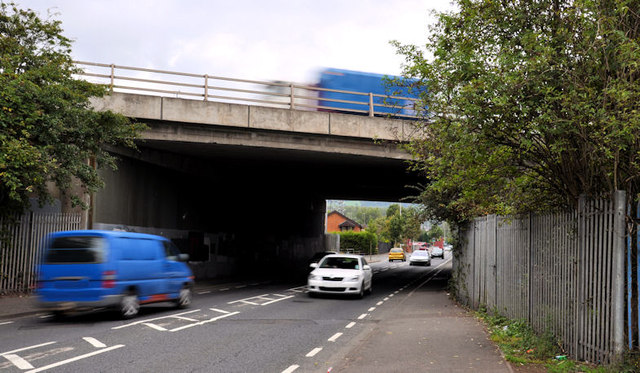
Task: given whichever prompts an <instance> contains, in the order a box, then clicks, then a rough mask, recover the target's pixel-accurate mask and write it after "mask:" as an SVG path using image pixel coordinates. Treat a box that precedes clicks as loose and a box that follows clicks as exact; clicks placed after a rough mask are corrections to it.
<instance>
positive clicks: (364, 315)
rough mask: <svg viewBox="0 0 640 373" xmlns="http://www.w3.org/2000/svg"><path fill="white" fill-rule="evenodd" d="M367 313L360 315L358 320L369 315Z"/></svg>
mask: <svg viewBox="0 0 640 373" xmlns="http://www.w3.org/2000/svg"><path fill="white" fill-rule="evenodd" d="M367 315H368V314H367V313H363V314H362V315H360V316H358V320H362V319H364V318H365V317H367Z"/></svg>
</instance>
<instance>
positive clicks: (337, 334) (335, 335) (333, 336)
mask: <svg viewBox="0 0 640 373" xmlns="http://www.w3.org/2000/svg"><path fill="white" fill-rule="evenodd" d="M341 335H342V333H336V334H334V335H332V336H331V338H329V339H327V341H329V342H335V341H336V339H338V338H340V336H341Z"/></svg>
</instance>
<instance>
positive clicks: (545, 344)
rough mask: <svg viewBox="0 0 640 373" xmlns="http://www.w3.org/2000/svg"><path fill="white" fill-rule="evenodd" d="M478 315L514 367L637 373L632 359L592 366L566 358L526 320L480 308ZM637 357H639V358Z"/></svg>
mask: <svg viewBox="0 0 640 373" xmlns="http://www.w3.org/2000/svg"><path fill="white" fill-rule="evenodd" d="M476 316H477V317H479V318H480V319H482V320H483V321H484V322H485V323H486V324H487V327H488V330H489V334H490V338H491V340H492V341H493V342H494V343H496V344H497V345H498V347H499V348H500V350H502V352H503V353H504V355H505V358H506V359H507V361H509V362H511V363H512V364H514V365H525V364H535V365H539V366H544V368H546V370H547V371H548V372H553V373H569V372H584V373H614V372H617V373H619V372H634V371H635V370H632V369H633V368H632V367H633V364H634V363H637V361H635V362H634V360H633V359H632V358H625V359H624V361H623V362H620V363H618V364H616V365H612V366H608V367H605V366H593V365H590V364H586V363H581V362H577V361H574V360H571V359H569V358H567V356H566V355H565V353H564V352H563V351H562V349H561V347H560V343H559V341H557V340H556V339H555V338H554V337H553V335H552V334H551V333H544V334H542V335H539V334H536V333H535V332H534V330H533V329H532V328H531V326H529V325H528V324H527V322H526V321H524V320H510V319H507V318H506V317H503V316H500V315H498V314H497V313H496V312H488V311H487V310H486V309H485V308H481V309H480V310H479V311H478V312H477V313H476ZM636 358H637V357H636Z"/></svg>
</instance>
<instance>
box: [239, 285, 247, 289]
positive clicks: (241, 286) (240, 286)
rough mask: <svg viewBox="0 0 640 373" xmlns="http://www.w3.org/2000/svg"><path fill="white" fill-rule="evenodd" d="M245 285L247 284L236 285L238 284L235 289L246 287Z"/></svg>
mask: <svg viewBox="0 0 640 373" xmlns="http://www.w3.org/2000/svg"><path fill="white" fill-rule="evenodd" d="M246 287H247V285H238V286H236V289H242V288H246Z"/></svg>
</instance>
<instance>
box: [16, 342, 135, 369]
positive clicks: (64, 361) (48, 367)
mask: <svg viewBox="0 0 640 373" xmlns="http://www.w3.org/2000/svg"><path fill="white" fill-rule="evenodd" d="M120 347H124V345H115V346H111V347H107V348H103V349H100V350H97V351H94V352H90V353H88V354H84V355H80V356H76V357H72V358H71V359H67V360H62V361H58V362H57V363H53V364H49V365H47V366H44V367H41V368H38V369H33V370H29V371H27V373H36V372H41V371H43V370H47V369H51V368H55V367H59V366H61V365H65V364H69V363H72V362H74V361H78V360H82V359H86V358H88V357H91V356H95V355H98V354H102V353H104V352H108V351H112V350H115V349H118V348H120Z"/></svg>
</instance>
